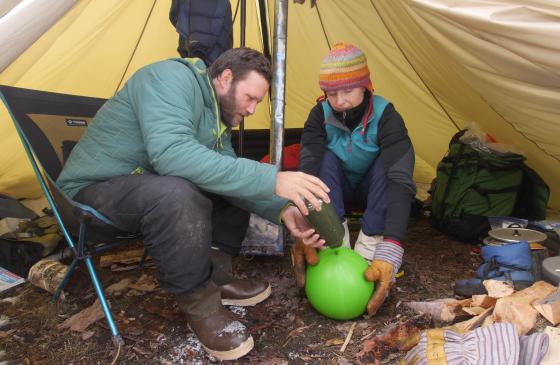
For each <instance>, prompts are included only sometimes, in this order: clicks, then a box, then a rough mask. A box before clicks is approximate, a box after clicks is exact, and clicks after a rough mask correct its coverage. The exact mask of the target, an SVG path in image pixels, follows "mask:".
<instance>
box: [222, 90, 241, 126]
mask: <svg viewBox="0 0 560 365" xmlns="http://www.w3.org/2000/svg"><path fill="white" fill-rule="evenodd" d="M236 86H237V85H235V84H232V85H231V87H230V88H229V90H228V92H227V93H226V94H225V95H224V96H221V97H218V102H219V104H220V114H221V116H222V121H223V122H224V123H226V124H227V125H228V126H230V127H235V126H236V125H235V121H234V120H233V118H234V117H235V88H236Z"/></svg>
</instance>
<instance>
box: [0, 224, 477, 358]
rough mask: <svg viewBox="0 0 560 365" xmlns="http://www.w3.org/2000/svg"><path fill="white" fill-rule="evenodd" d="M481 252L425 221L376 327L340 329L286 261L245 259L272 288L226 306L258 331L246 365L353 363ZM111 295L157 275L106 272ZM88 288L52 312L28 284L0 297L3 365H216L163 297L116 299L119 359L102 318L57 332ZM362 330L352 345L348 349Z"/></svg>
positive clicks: (86, 299)
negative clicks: (254, 299) (251, 300)
mask: <svg viewBox="0 0 560 365" xmlns="http://www.w3.org/2000/svg"><path fill="white" fill-rule="evenodd" d="M473 247H474V246H471V245H467V244H462V243H459V242H456V241H453V240H450V239H449V238H447V237H445V236H444V235H442V234H441V233H439V232H437V231H436V230H434V229H433V228H432V227H431V226H430V224H429V222H428V221H427V220H426V219H425V218H421V219H419V220H418V221H416V222H414V223H413V224H411V226H410V229H409V233H408V236H407V241H406V243H405V259H404V265H403V269H404V276H403V277H401V278H399V279H398V280H397V282H396V285H395V287H394V288H393V289H392V293H391V296H390V297H389V298H388V300H387V301H386V302H385V304H384V305H383V307H382V309H381V310H380V311H379V313H378V314H377V315H376V316H375V317H373V318H365V317H360V318H358V319H356V320H354V321H335V320H331V319H328V318H325V317H323V316H321V315H320V314H318V313H317V312H315V311H314V310H313V308H312V307H311V306H310V304H309V302H308V301H307V299H306V298H305V295H304V293H303V291H301V290H299V289H298V288H297V287H296V286H295V282H294V279H293V276H292V271H291V264H290V259H289V255H288V254H285V255H284V256H282V257H251V258H249V257H238V258H236V259H235V261H234V271H235V273H236V274H237V275H238V276H245V277H263V278H265V279H267V280H269V281H270V282H271V283H272V288H273V294H272V296H271V297H270V298H269V299H267V300H266V301H265V302H263V303H261V304H259V305H257V306H255V307H229V308H230V310H231V311H232V312H234V313H235V314H236V315H237V316H238V317H239V319H240V320H241V321H242V322H243V323H245V324H246V325H247V326H248V328H249V329H250V330H251V333H252V335H253V337H254V339H255V348H254V350H253V351H252V352H251V353H250V354H249V355H247V356H246V357H244V358H242V359H240V360H238V361H236V362H235V363H239V364H341V365H343V364H354V363H357V354H358V353H359V352H360V351H361V350H362V349H363V348H364V346H365V344H366V343H367V342H368V340H371V339H372V338H373V337H374V336H376V335H378V334H380V333H383V332H384V330H385V329H386V328H387V327H388V326H391V325H392V324H395V323H397V322H402V321H405V320H407V319H409V318H411V317H413V316H414V314H413V313H411V312H410V310H408V309H407V308H406V307H405V306H403V305H401V303H402V302H406V301H411V300H430V299H438V298H445V297H452V296H453V290H452V283H453V282H454V281H455V280H456V279H458V278H465V277H471V276H472V273H473V271H474V269H475V268H476V266H477V265H478V262H479V261H478V256H477V255H475V254H473V253H472V249H473ZM99 272H100V275H101V278H102V282H103V284H104V287H107V286H108V285H110V284H112V283H115V282H118V281H119V280H121V279H123V278H126V277H129V278H131V279H132V280H137V279H138V278H139V277H140V276H141V275H142V274H147V275H150V276H152V277H153V276H154V269H153V268H150V267H146V268H143V269H134V270H131V271H123V272H113V271H111V270H110V269H108V268H105V269H101V270H99ZM94 301H95V295H94V293H93V290H92V289H91V288H90V289H88V290H86V291H85V293H82V294H80V295H72V294H69V295H67V297H66V300H65V301H63V302H59V303H51V302H50V295H49V294H48V293H46V292H45V291H43V290H41V289H38V288H36V287H34V286H32V285H30V284H28V283H26V284H24V285H20V286H19V287H16V288H13V289H11V290H9V291H7V292H5V293H3V294H2V295H1V296H0V363H1V362H2V361H3V364H110V363H112V362H113V361H116V362H115V363H118V364H158V363H159V364H211V363H213V362H214V361H213V359H211V358H209V357H208V356H207V355H206V354H205V352H204V350H203V349H202V348H201V345H200V343H199V342H198V341H197V340H196V338H195V337H194V336H193V334H192V333H191V332H190V330H189V329H188V327H187V326H186V323H185V321H184V320H183V319H182V317H181V314H180V313H179V311H178V309H177V307H176V306H175V304H174V301H173V300H172V298H171V297H170V296H169V295H167V294H165V293H164V292H163V291H161V290H160V289H157V288H156V289H155V290H153V291H148V292H145V291H139V290H130V291H128V292H127V293H125V294H123V295H120V296H114V295H113V296H110V297H109V301H110V304H111V307H112V312H113V314H114V315H115V317H116V321H117V325H118V327H119V329H120V331H121V333H122V334H123V337H124V339H125V346H124V347H123V348H121V349H120V351H119V353H118V356H117V351H116V349H115V348H114V346H113V345H112V342H111V339H110V334H109V331H108V329H107V325H106V322H105V321H104V319H102V320H99V321H97V322H95V323H94V324H92V325H91V326H90V327H89V328H88V329H87V330H86V331H85V332H83V333H77V332H71V331H69V330H60V329H58V327H57V326H58V325H59V324H60V323H61V322H63V321H64V320H65V319H66V318H68V317H70V316H72V315H73V314H75V313H77V312H79V311H80V310H82V309H84V308H86V307H88V306H90V305H91V304H92V303H93V302H94ZM354 323H355V325H354V328H353V331H352V336H351V340H350V342H349V343H348V345H347V347H346V348H345V350H344V351H343V352H341V351H340V350H341V346H342V344H343V342H344V340H345V338H346V337H347V335H348V333H349V331H350V329H351V327H352V325H353V324H354ZM403 355H404V353H403V352H399V351H397V350H394V349H388V350H387V351H385V352H384V353H383V354H381V355H380V358H378V359H377V360H379V361H380V362H381V363H383V364H395V363H397V361H398V360H399V359H400V358H401V357H402V356H403Z"/></svg>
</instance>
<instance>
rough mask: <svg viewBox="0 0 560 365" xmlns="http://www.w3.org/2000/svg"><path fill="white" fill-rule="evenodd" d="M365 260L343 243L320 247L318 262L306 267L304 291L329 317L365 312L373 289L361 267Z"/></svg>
mask: <svg viewBox="0 0 560 365" xmlns="http://www.w3.org/2000/svg"><path fill="white" fill-rule="evenodd" d="M367 267H368V263H367V261H366V260H365V259H364V258H363V257H362V256H360V255H359V254H357V253H356V252H354V251H353V250H351V249H349V248H346V247H336V248H327V249H325V250H321V251H319V263H318V264H317V265H315V266H311V265H309V266H308V267H307V275H306V279H305V293H306V294H307V298H308V299H309V302H310V303H311V305H312V306H313V308H315V309H316V310H317V312H319V313H321V314H322V315H324V316H326V317H329V318H332V319H340V320H346V319H352V318H356V317H358V316H360V315H361V314H362V313H364V312H365V310H366V306H367V303H368V301H369V299H370V298H371V295H372V293H373V290H374V284H373V283H372V282H370V281H367V280H366V279H365V277H364V271H365V270H366V269H367Z"/></svg>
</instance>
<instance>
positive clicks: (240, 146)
mask: <svg viewBox="0 0 560 365" xmlns="http://www.w3.org/2000/svg"><path fill="white" fill-rule="evenodd" d="M240 1H241V21H240V22H239V24H240V25H241V29H240V32H239V34H240V37H239V38H240V42H239V43H240V44H239V45H240V47H245V28H246V26H245V25H246V21H247V6H246V3H247V2H246V0H240ZM244 133H245V120H244V119H241V123H239V134H238V137H239V140H238V144H237V156H239V157H243V134H244Z"/></svg>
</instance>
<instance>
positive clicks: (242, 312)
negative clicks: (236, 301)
mask: <svg viewBox="0 0 560 365" xmlns="http://www.w3.org/2000/svg"><path fill="white" fill-rule="evenodd" d="M229 310H230V311H231V312H232V313H233V314H235V315H236V316H238V317H241V318H245V316H246V315H247V308H245V307H240V306H238V305H233V306H230V307H229Z"/></svg>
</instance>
